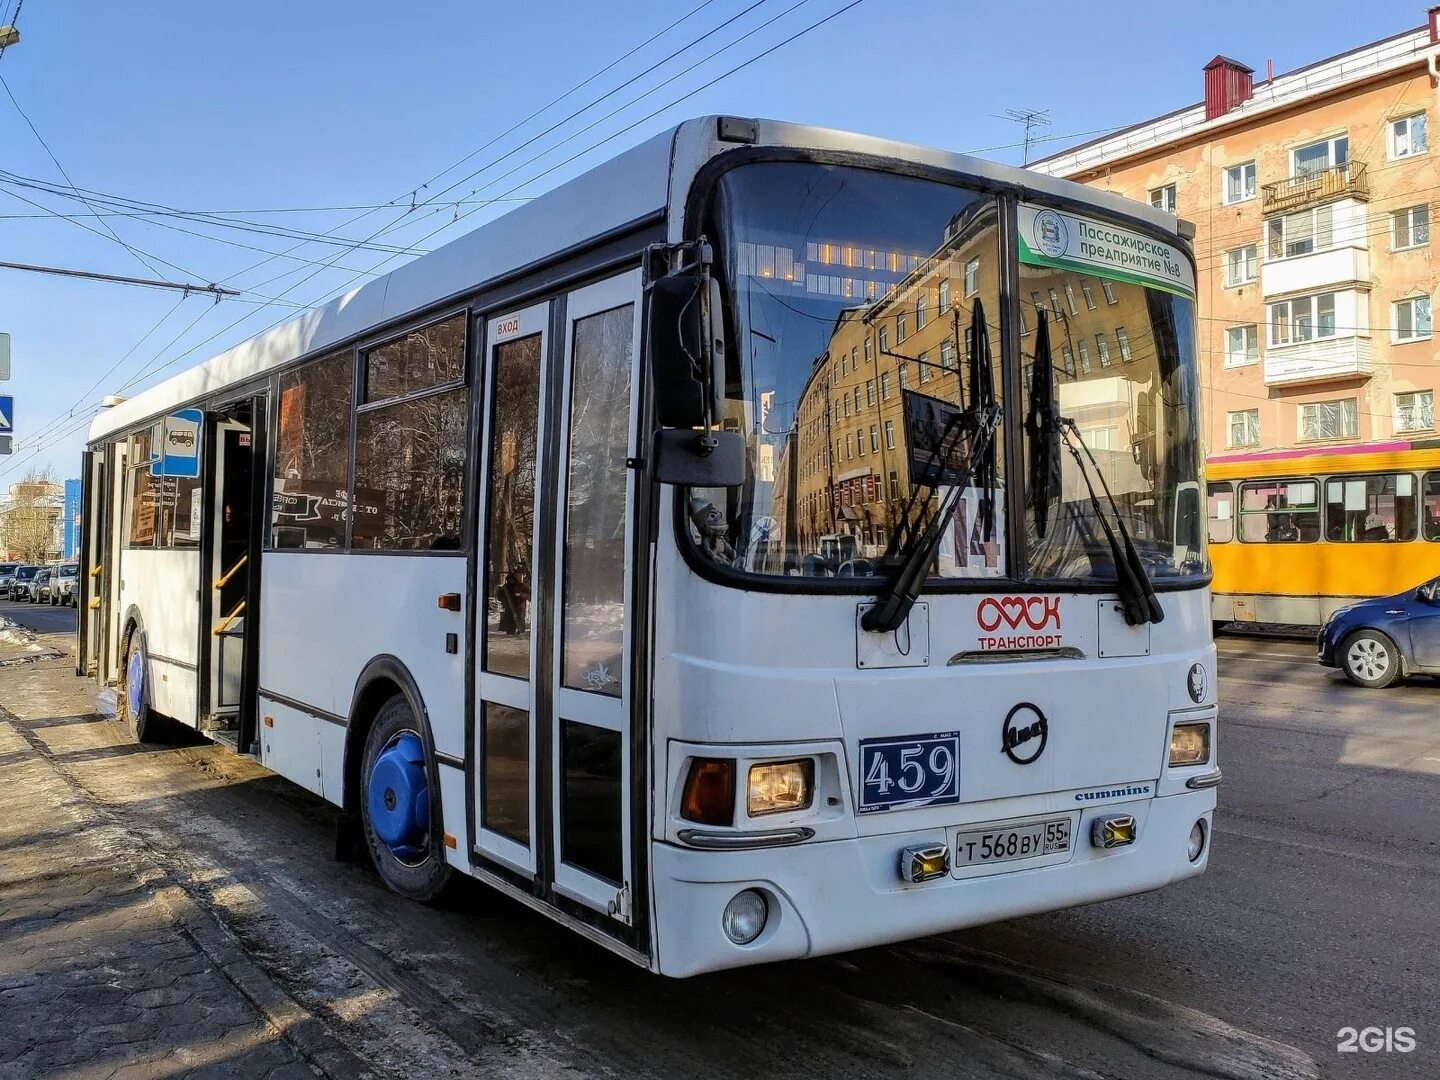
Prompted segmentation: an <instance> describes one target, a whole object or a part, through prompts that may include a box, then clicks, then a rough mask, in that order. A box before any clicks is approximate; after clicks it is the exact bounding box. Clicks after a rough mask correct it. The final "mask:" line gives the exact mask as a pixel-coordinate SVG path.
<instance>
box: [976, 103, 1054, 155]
mask: <svg viewBox="0 0 1440 1080" xmlns="http://www.w3.org/2000/svg"><path fill="white" fill-rule="evenodd" d="M990 115H991V116H993V117H995V118H996V119H997V120H1009V121H1011V122H1012V123H1016V124H1023V125H1024V126H1025V142H1024V147H1025V150H1024V153H1023V154H1022V156H1021V159H1020V164H1022V165H1029V164H1030V147H1032V146H1034V145H1035V143H1037V142H1039V141H1040V140H1039V138H1038V136H1037V135H1036V134H1035V133H1036V131H1038V130H1039V129H1040V128H1042V127H1049V126H1050V110H1049V109H1006V110H1005V111H1004V112H1003V113H991V114H990Z"/></svg>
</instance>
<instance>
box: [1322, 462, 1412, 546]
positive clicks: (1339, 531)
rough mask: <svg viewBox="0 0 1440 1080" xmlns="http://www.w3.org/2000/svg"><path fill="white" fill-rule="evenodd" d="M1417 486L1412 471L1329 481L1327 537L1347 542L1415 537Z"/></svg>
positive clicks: (1345, 477)
mask: <svg viewBox="0 0 1440 1080" xmlns="http://www.w3.org/2000/svg"><path fill="white" fill-rule="evenodd" d="M1415 488H1416V485H1415V477H1414V475H1413V474H1412V473H1382V474H1380V475H1377V476H1340V477H1335V478H1334V479H1332V480H1327V481H1325V539H1326V540H1333V541H1336V542H1338V543H1347V544H1354V543H1383V542H1385V541H1387V540H1414V539H1415V533H1416V510H1417V508H1416V502H1417V500H1416V492H1415Z"/></svg>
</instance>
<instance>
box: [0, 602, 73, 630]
mask: <svg viewBox="0 0 1440 1080" xmlns="http://www.w3.org/2000/svg"><path fill="white" fill-rule="evenodd" d="M0 615H3V616H5V617H7V618H10V619H13V620H14V621H15V622H18V623H19V624H20V625H21V626H28V627H29V628H30V629H31V630H34V631H35V632H36V633H40V634H61V633H64V634H70V633H74V631H75V611H74V609H73V608H65V607H51V606H50V605H49V604H22V603H17V602H15V601H12V600H0Z"/></svg>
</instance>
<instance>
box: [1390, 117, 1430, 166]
mask: <svg viewBox="0 0 1440 1080" xmlns="http://www.w3.org/2000/svg"><path fill="white" fill-rule="evenodd" d="M1423 153H1425V114H1424V113H1423V112H1418V113H1415V114H1414V115H1413V116H1404V117H1401V118H1400V119H1399V120H1392V121H1390V159H1391V160H1392V161H1393V160H1394V159H1395V158H1407V157H1415V156H1416V155H1417V154H1423Z"/></svg>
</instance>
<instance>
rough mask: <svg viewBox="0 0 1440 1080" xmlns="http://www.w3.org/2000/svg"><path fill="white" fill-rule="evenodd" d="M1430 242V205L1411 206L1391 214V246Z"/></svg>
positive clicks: (1405, 246) (1399, 248)
mask: <svg viewBox="0 0 1440 1080" xmlns="http://www.w3.org/2000/svg"><path fill="white" fill-rule="evenodd" d="M1428 243H1430V207H1429V206H1428V205H1425V206H1410V207H1407V208H1406V209H1404V210H1396V211H1395V212H1394V213H1393V214H1391V215H1390V246H1391V247H1392V248H1393V249H1394V250H1396V251H1400V250H1401V249H1402V248H1415V247H1424V246H1425V245H1426V244H1428Z"/></svg>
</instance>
